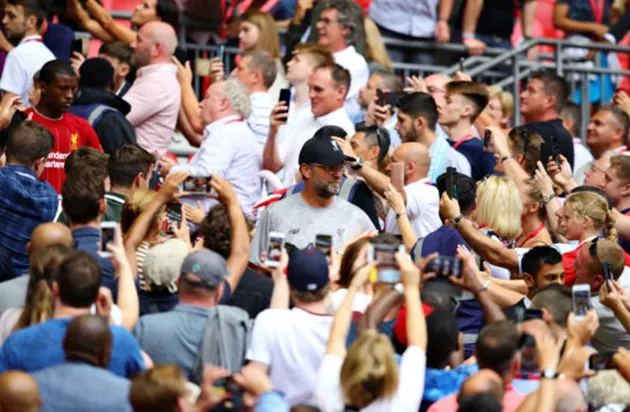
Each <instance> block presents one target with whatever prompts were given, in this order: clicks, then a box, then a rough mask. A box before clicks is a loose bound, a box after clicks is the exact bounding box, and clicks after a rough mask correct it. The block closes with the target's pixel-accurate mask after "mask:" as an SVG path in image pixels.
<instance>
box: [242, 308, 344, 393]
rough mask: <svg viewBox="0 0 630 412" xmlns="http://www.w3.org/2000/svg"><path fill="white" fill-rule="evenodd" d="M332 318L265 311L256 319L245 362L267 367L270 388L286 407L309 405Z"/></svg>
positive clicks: (300, 312)
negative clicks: (276, 392)
mask: <svg viewBox="0 0 630 412" xmlns="http://www.w3.org/2000/svg"><path fill="white" fill-rule="evenodd" d="M332 322H333V317H332V316H330V315H316V314H313V313H309V312H307V311H305V310H302V309H300V308H293V309H290V310H289V309H267V310H265V311H263V312H261V313H260V314H259V315H258V316H257V317H256V322H255V323H254V330H253V332H252V338H251V342H250V347H249V350H248V351H247V359H248V360H252V361H258V362H262V363H265V364H267V365H269V372H270V377H271V383H272V384H273V387H274V389H276V390H278V391H280V392H282V393H284V395H285V396H286V398H287V401H288V402H289V404H290V405H296V404H300V403H310V402H311V401H312V398H313V391H314V390H315V383H316V380H317V372H318V371H319V368H320V365H321V363H322V360H323V359H324V354H325V353H326V344H327V342H328V335H329V334H330V328H331V327H332Z"/></svg>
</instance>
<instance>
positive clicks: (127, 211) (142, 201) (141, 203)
mask: <svg viewBox="0 0 630 412" xmlns="http://www.w3.org/2000/svg"><path fill="white" fill-rule="evenodd" d="M155 196H157V192H156V191H155V190H151V189H145V188H138V189H136V190H134V191H132V192H131V193H129V195H128V196H127V200H125V204H124V205H123V207H122V212H121V213H120V230H121V231H122V233H123V234H124V233H127V231H128V230H129V229H130V228H131V225H133V222H134V221H135V220H136V218H137V217H138V216H140V213H142V212H144V210H145V209H146V208H147V206H149V204H150V203H151V202H152V201H153V199H155ZM157 216H158V217H157V218H156V219H155V221H154V222H153V224H152V225H151V228H153V225H157V224H158V221H159V216H160V213H157ZM150 231H151V229H149V232H150Z"/></svg>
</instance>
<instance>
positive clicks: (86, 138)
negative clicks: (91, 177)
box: [26, 108, 103, 193]
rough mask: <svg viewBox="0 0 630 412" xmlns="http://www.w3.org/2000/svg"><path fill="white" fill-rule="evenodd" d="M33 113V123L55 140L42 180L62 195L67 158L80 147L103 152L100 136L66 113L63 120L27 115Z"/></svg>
mask: <svg viewBox="0 0 630 412" xmlns="http://www.w3.org/2000/svg"><path fill="white" fill-rule="evenodd" d="M31 113H33V121H34V122H37V123H39V124H41V125H42V126H44V127H45V128H47V129H48V130H49V131H50V133H51V134H52V135H53V137H54V138H55V147H54V148H53V150H52V151H51V152H50V154H49V155H48V160H46V168H45V169H44V173H42V175H41V177H40V180H46V181H48V183H50V184H51V185H52V187H54V188H55V190H56V191H57V193H61V188H62V187H63V182H64V181H65V180H66V172H65V170H64V169H63V167H64V165H65V164H66V158H67V157H68V155H70V153H72V152H74V151H75V150H77V149H78V148H79V147H82V146H88V147H92V148H94V149H98V150H100V151H103V149H102V148H101V144H100V142H99V140H98V135H97V134H96V132H95V131H94V129H92V126H90V124H89V123H88V122H87V120H85V119H83V118H81V117H77V116H75V115H72V114H70V113H64V114H63V116H61V119H57V120H55V119H49V118H48V117H44V116H42V115H41V114H39V113H37V112H36V111H34V110H33V109H32V108H30V109H27V110H26V114H27V115H29V114H31Z"/></svg>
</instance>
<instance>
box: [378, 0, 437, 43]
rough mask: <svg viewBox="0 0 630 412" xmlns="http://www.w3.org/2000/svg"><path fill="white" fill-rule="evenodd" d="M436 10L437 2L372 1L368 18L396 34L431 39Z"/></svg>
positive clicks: (427, 0)
mask: <svg viewBox="0 0 630 412" xmlns="http://www.w3.org/2000/svg"><path fill="white" fill-rule="evenodd" d="M437 10H438V0H372V4H371V6H370V18H372V20H374V21H375V22H376V24H378V25H379V26H381V27H384V28H386V29H388V30H391V31H394V32H396V33H401V34H406V35H408V36H411V37H418V38H433V32H434V31H435V24H436V22H437Z"/></svg>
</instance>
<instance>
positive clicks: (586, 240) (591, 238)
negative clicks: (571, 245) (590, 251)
mask: <svg viewBox="0 0 630 412" xmlns="http://www.w3.org/2000/svg"><path fill="white" fill-rule="evenodd" d="M596 237H599V236H591V237H589V238H587V239H584V240H583V241H581V242H580V244H579V245H578V247H577V248H575V249H576V250H577V249H578V248H581V247H582V246H584V244H585V243H586V242H590V241H591V240H593V239H595V238H596Z"/></svg>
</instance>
